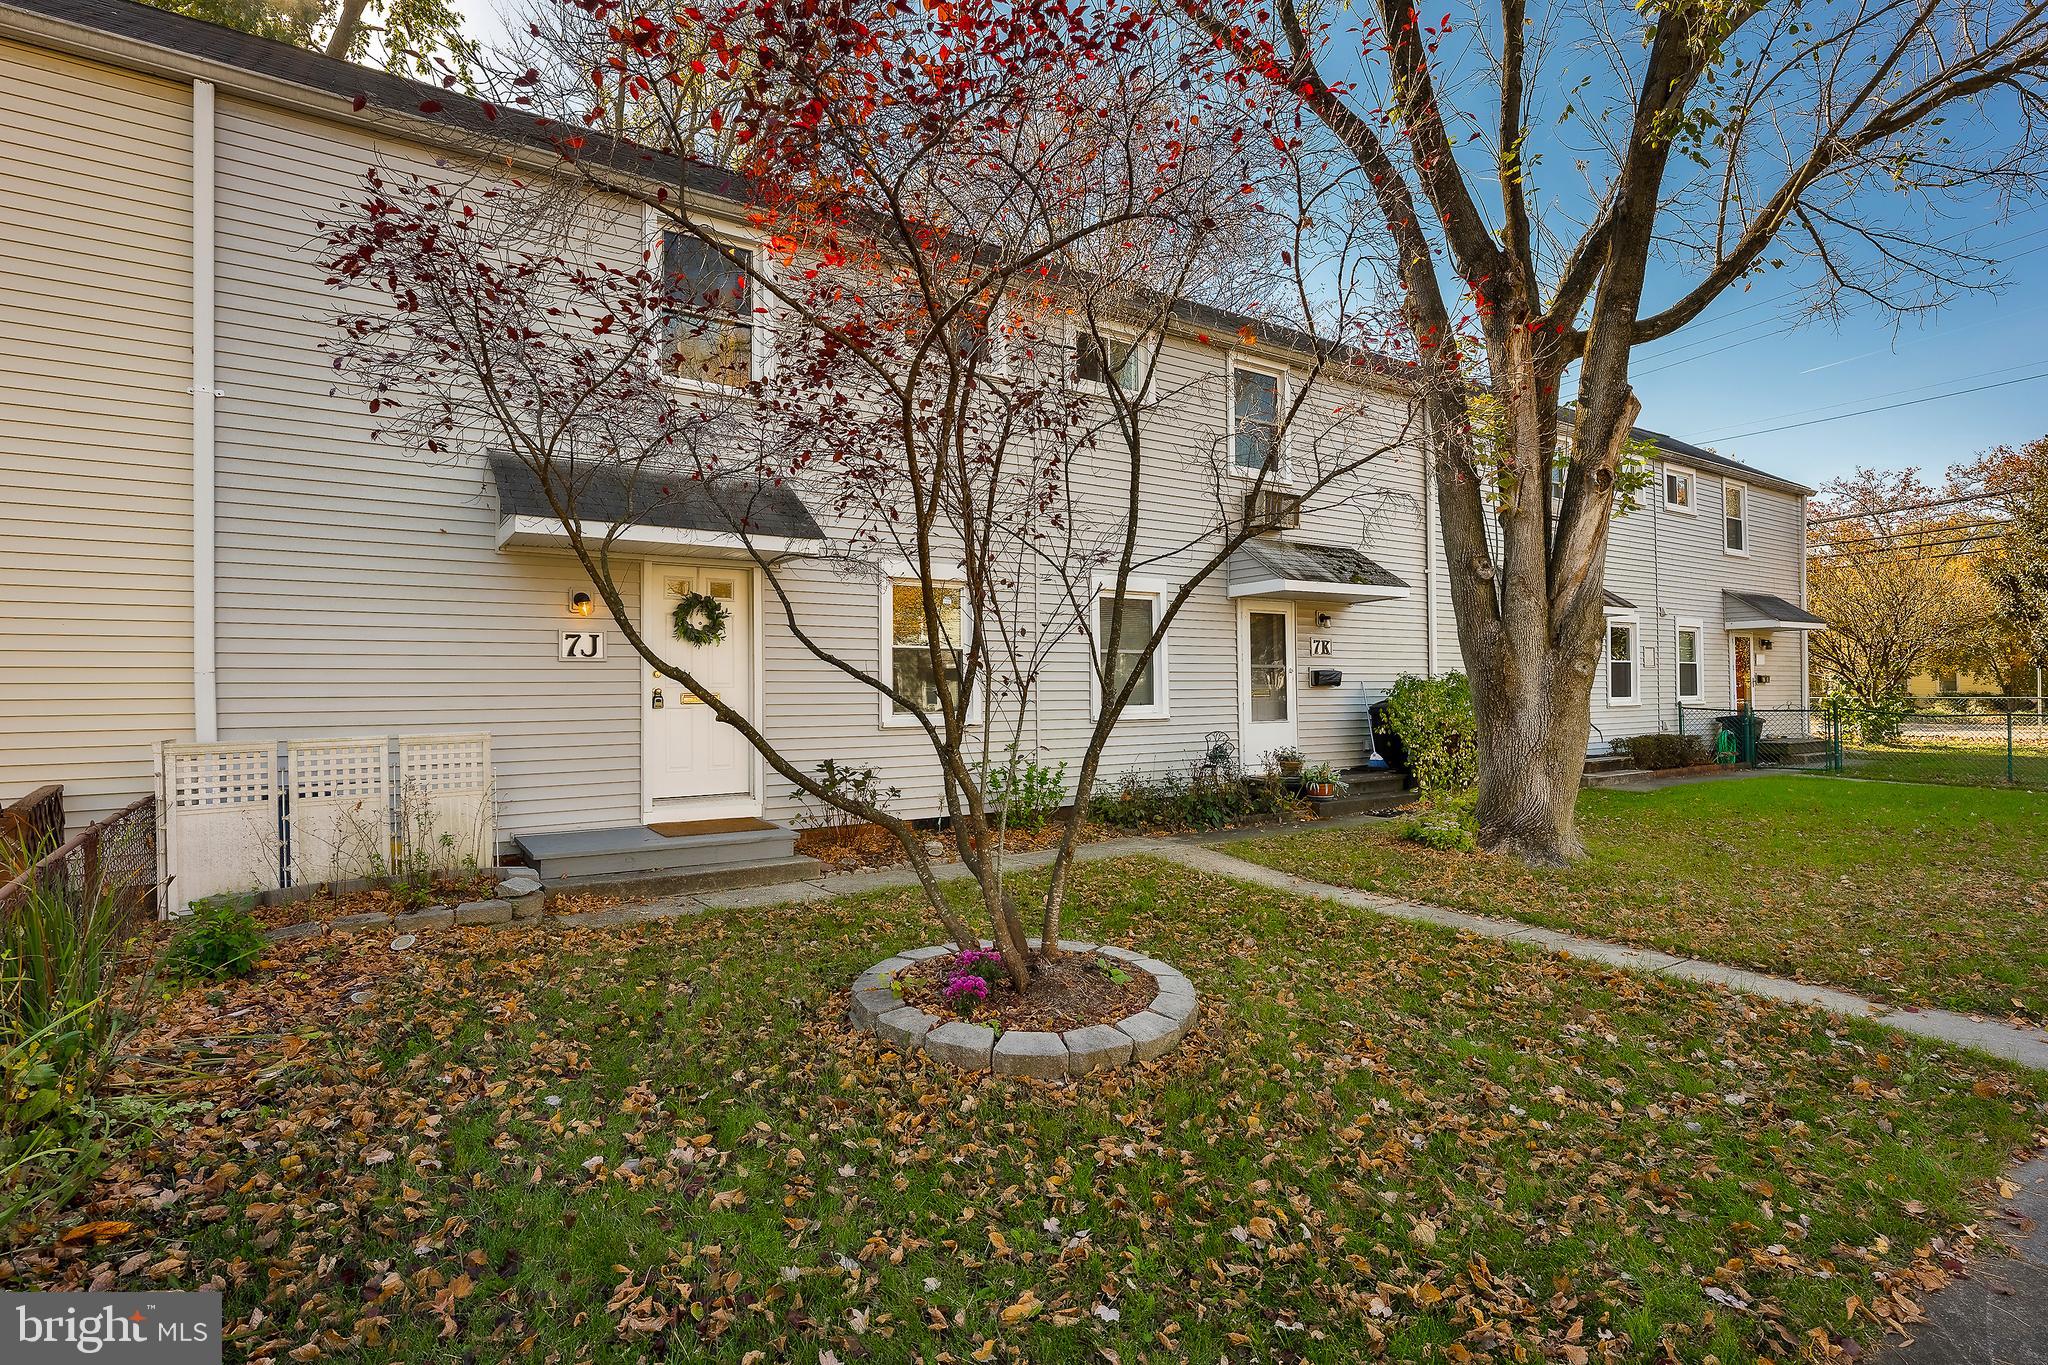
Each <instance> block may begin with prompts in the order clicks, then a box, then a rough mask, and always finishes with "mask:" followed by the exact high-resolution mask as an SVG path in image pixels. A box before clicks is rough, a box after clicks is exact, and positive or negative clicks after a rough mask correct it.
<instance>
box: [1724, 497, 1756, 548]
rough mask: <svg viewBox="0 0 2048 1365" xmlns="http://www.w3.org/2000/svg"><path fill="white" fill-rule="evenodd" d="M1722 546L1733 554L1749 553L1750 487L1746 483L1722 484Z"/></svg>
mask: <svg viewBox="0 0 2048 1365" xmlns="http://www.w3.org/2000/svg"><path fill="white" fill-rule="evenodd" d="M1721 519H1722V524H1723V526H1724V533H1723V534H1724V537H1725V538H1724V539H1723V540H1722V542H1721V543H1722V546H1723V548H1725V549H1726V550H1727V551H1728V553H1729V554H1731V555H1746V554H1748V553H1749V488H1748V486H1747V485H1746V484H1739V483H1724V484H1722V485H1721Z"/></svg>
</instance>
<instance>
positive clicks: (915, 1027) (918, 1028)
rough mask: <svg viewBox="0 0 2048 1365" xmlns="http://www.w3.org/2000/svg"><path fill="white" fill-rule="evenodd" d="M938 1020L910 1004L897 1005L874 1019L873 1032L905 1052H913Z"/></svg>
mask: <svg viewBox="0 0 2048 1365" xmlns="http://www.w3.org/2000/svg"><path fill="white" fill-rule="evenodd" d="M938 1022H939V1021H938V1020H936V1019H934V1018H932V1016H930V1015H929V1014H926V1013H925V1012H924V1011H923V1010H921V1009H917V1008H916V1007H914V1006H911V1005H898V1006H897V1007H896V1008H895V1009H893V1010H886V1011H884V1012H883V1013H882V1014H881V1015H879V1016H877V1018H876V1019H875V1032H876V1033H878V1034H880V1035H881V1036H882V1037H884V1038H887V1039H888V1040H889V1041H890V1042H892V1043H894V1044H896V1046H898V1047H900V1048H902V1049H903V1050H904V1051H906V1052H915V1051H916V1050H917V1047H918V1044H920V1043H922V1042H923V1041H924V1037H925V1035H926V1034H927V1033H930V1032H931V1031H932V1027H933V1025H935V1024H937V1023H938Z"/></svg>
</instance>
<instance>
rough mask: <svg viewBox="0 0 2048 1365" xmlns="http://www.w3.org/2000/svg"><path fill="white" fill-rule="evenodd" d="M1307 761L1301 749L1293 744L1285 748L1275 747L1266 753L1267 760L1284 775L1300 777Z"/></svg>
mask: <svg viewBox="0 0 2048 1365" xmlns="http://www.w3.org/2000/svg"><path fill="white" fill-rule="evenodd" d="M1307 761H1308V760H1307V759H1306V758H1305V757H1304V756H1303V755H1302V752H1301V750H1299V749H1297V748H1295V747H1293V746H1292V745H1289V746H1288V747H1286V748H1284V749H1275V750H1273V751H1272V752H1271V753H1269V754H1267V755H1266V762H1268V763H1270V764H1271V765H1272V766H1273V768H1274V769H1275V770H1276V771H1277V772H1278V773H1279V774H1280V776H1282V777H1300V776H1301V768H1302V764H1304V763H1306V762H1307Z"/></svg>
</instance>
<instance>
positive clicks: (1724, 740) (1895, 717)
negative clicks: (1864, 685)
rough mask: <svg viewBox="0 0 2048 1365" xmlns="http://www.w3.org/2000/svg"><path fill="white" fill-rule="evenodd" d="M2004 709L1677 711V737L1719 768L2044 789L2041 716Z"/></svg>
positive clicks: (2047, 730) (2045, 734)
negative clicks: (1710, 755)
mask: <svg viewBox="0 0 2048 1365" xmlns="http://www.w3.org/2000/svg"><path fill="white" fill-rule="evenodd" d="M2022 700H2023V703H2024V705H2022V704H2019V703H2016V704H2015V705H2013V706H2011V707H2009V708H2007V709H2004V710H1998V711H1993V710H1978V709H1970V710H1952V709H1947V708H1943V709H1940V710H1931V709H1930V710H1894V709H1880V708H1841V709H1836V708H1830V707H1766V708H1762V709H1759V710H1753V711H1743V712H1741V713H1739V714H1738V713H1734V712H1728V711H1719V710H1716V709H1714V708H1711V707H1697V706H1681V707H1679V708H1678V716H1677V731H1678V733H1679V734H1690V735H1695V736H1698V737H1699V738H1701V739H1702V740H1704V741H1705V742H1706V743H1707V744H1708V746H1709V747H1710V748H1711V749H1713V751H1714V752H1715V754H1716V756H1717V758H1719V759H1720V761H1722V762H1728V763H1740V764H1748V765H1753V766H1756V767H1763V768H1789V769H1800V770H1804V771H1807V772H1822V773H1835V774H1839V775H1841V776H1844V777H1862V778H1871V779H1876V780H1881V781H1889V782H1938V783H1946V784H1949V785H1954V786H2016V787H2035V788H2048V716H2044V715H2043V714H2042V713H2041V712H2039V711H2037V710H2034V709H2033V707H2032V704H2031V700H2032V699H2031V698H2027V699H2022Z"/></svg>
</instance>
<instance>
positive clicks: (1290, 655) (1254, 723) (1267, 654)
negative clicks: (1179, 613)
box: [1237, 602, 1295, 772]
mask: <svg viewBox="0 0 2048 1365" xmlns="http://www.w3.org/2000/svg"><path fill="white" fill-rule="evenodd" d="M1237 635H1238V670H1237V676H1238V716H1239V723H1240V725H1241V726H1242V729H1243V739H1242V744H1243V753H1242V761H1243V763H1244V766H1245V769H1246V770H1247V771H1251V772H1256V771H1259V770H1261V769H1263V768H1264V767H1265V766H1266V763H1265V757H1266V755H1267V754H1269V753H1271V752H1273V751H1274V750H1275V749H1291V748H1293V747H1294V711H1295V704H1294V703H1295V697H1294V612H1293V609H1292V608H1291V607H1290V606H1289V605H1288V604H1287V603H1284V602H1246V603H1244V604H1243V606H1242V607H1241V608H1240V611H1239V615H1238V625H1237Z"/></svg>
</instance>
